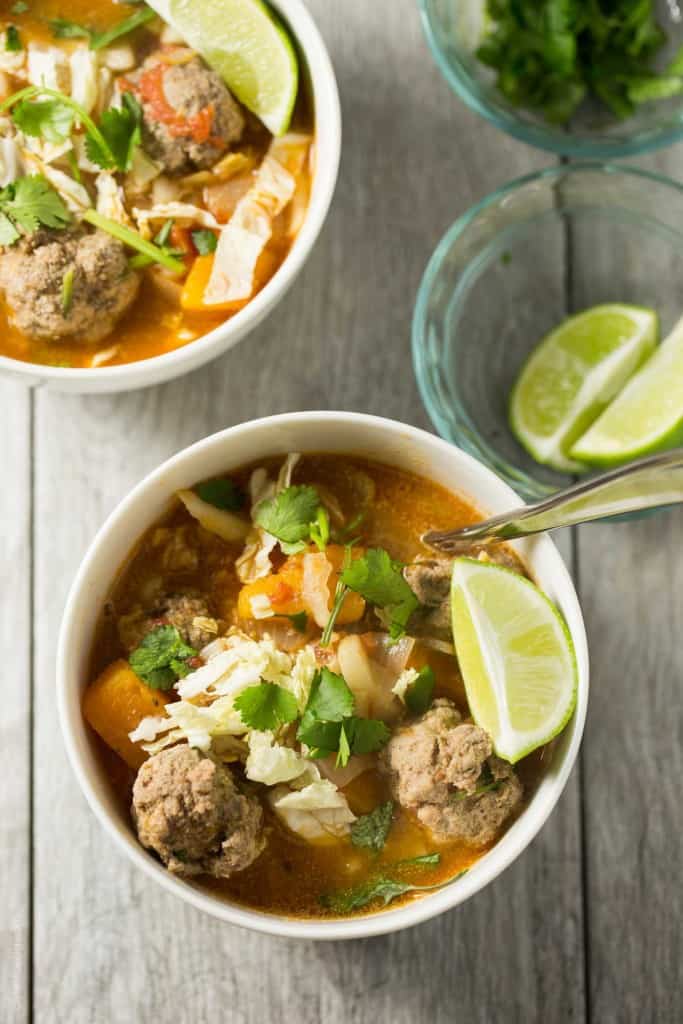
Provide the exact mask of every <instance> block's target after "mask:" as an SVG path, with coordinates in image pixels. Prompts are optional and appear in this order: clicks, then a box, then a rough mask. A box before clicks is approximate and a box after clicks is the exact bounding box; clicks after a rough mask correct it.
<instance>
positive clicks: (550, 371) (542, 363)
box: [510, 303, 658, 473]
mask: <svg viewBox="0 0 683 1024" xmlns="http://www.w3.org/2000/svg"><path fill="white" fill-rule="evenodd" d="M657 333H658V320H657V314H656V313H655V312H654V311H653V310H651V309H644V308H643V307H641V306H627V305H620V304H616V303H614V304H611V305H605V306H594V307H593V308H592V309H588V310H586V311H585V312H583V313H579V314H578V315H577V316H572V317H570V318H569V319H568V320H565V322H564V323H563V324H561V325H560V326H559V327H557V328H556V329H555V330H554V331H551V332H550V334H548V335H546V337H545V338H544V339H543V341H541V343H540V344H539V345H538V347H537V348H536V349H534V351H533V353H532V355H531V356H530V358H529V359H528V361H527V362H526V364H525V365H524V367H523V369H522V372H521V373H520V375H519V377H518V379H517V382H516V384H515V386H514V388H513V390H512V395H511V398H510V427H511V429H512V432H513V434H514V435H515V437H516V438H517V440H518V441H519V442H520V444H521V445H522V446H523V447H524V448H526V450H527V451H528V452H529V453H530V454H531V455H532V456H533V457H534V459H536V461H537V462H541V463H544V464H545V465H548V466H552V467H554V468H555V469H558V470H560V471H561V472H565V473H576V472H583V471H584V470H585V468H586V467H585V466H584V465H582V464H581V461H582V460H581V459H580V458H579V456H578V454H576V453H575V452H573V453H572V455H571V457H570V455H569V452H570V450H571V447H572V445H573V443H574V441H576V440H577V438H579V437H580V436H581V435H582V434H583V433H585V431H586V430H587V429H588V428H589V427H590V425H591V423H593V421H594V420H596V419H597V418H598V416H599V415H600V413H601V412H602V411H603V410H604V409H605V407H606V406H607V405H608V403H609V402H610V401H611V400H612V399H613V398H614V396H615V395H616V394H618V393H619V391H620V390H621V389H622V388H623V386H624V384H625V383H626V382H627V381H628V379H629V378H630V377H631V376H632V375H633V373H635V371H636V370H637V369H638V367H639V366H640V365H641V363H642V362H643V361H644V360H645V359H646V358H647V357H648V356H649V355H650V353H651V352H652V351H653V349H654V347H655V345H656V343H657Z"/></svg>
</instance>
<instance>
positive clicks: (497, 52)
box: [420, 0, 683, 157]
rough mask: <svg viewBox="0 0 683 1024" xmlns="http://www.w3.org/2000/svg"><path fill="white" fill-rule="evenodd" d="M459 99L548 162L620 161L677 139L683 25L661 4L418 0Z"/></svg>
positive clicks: (682, 94)
mask: <svg viewBox="0 0 683 1024" xmlns="http://www.w3.org/2000/svg"><path fill="white" fill-rule="evenodd" d="M420 8H421V11H422V19H423V24H424V27H425V31H426V34H427V39H428V41H429V45H430V48H431V50H432V53H433V55H434V57H435V59H436V62H437V64H438V66H439V68H440V70H441V72H442V73H443V74H444V76H445V77H446V79H447V81H448V82H449V84H450V86H451V88H452V89H453V90H454V92H455V93H456V95H458V96H459V97H460V99H462V100H464V101H465V103H467V104H468V105H469V106H470V107H472V109H473V110H476V111H477V112H478V113H479V114H481V115H483V116H484V117H486V118H487V119H488V120H490V121H492V122H493V123H494V124H495V125H497V126H498V127H499V128H502V129H503V130H504V131H506V132H509V133H510V134H511V135H514V136H515V137H516V138H519V139H521V140H522V141H524V142H527V143H530V144H531V145H534V146H538V147H540V148H541V149H546V150H550V151H552V152H555V153H563V154H567V155H573V156H586V157H617V156H624V155H627V154H630V153H642V152H646V151H648V150H650V149H655V148H657V147H659V146H665V145H669V144H670V143H672V142H675V141H677V140H678V139H680V138H681V137H683V20H682V19H681V14H680V11H679V7H678V5H677V4H672V3H669V2H666V0H460V2H458V3H454V2H453V0H420Z"/></svg>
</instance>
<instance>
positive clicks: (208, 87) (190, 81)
mask: <svg viewBox="0 0 683 1024" xmlns="http://www.w3.org/2000/svg"><path fill="white" fill-rule="evenodd" d="M126 84H127V85H128V86H130V87H131V88H132V90H133V92H134V93H135V95H136V96H137V98H138V100H139V101H140V103H141V105H142V114H143V122H142V136H143V147H144V149H145V150H146V152H147V153H149V155H150V156H151V157H152V158H153V159H154V160H156V161H157V163H160V164H161V165H162V167H163V168H164V170H165V171H166V172H167V173H169V174H182V173H187V172H188V171H192V170H196V169H197V168H209V167H212V166H213V164H215V163H216V161H217V160H218V159H219V158H220V157H221V156H222V155H223V154H224V153H225V152H226V150H227V149H228V147H229V146H230V145H231V144H232V143H233V142H237V141H238V140H239V139H240V138H241V136H242V132H243V131H244V115H243V113H242V109H241V107H240V105H239V103H238V102H237V100H235V99H234V98H233V96H232V94H231V93H230V92H229V91H228V89H227V87H226V86H225V85H224V83H223V80H222V79H221V78H220V76H219V75H217V74H216V72H215V71H211V70H210V68H208V67H207V66H206V65H205V64H204V63H203V62H202V61H201V60H200V59H199V57H194V58H192V60H189V61H187V62H186V63H181V64H170V63H166V62H165V61H164V60H163V56H162V55H160V54H158V53H157V54H152V56H151V57H148V58H147V60H146V61H145V63H144V64H143V65H142V67H141V68H140V69H139V70H138V71H136V72H134V73H133V74H131V75H129V76H127V78H126Z"/></svg>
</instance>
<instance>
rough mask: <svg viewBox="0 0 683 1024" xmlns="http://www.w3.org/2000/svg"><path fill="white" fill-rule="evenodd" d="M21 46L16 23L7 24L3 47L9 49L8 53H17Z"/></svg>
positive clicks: (21, 48)
mask: <svg viewBox="0 0 683 1024" xmlns="http://www.w3.org/2000/svg"><path fill="white" fill-rule="evenodd" d="M23 48H24V47H23V45H22V42H21V36H20V35H19V29H18V28H17V27H16V25H8V26H7V30H6V32H5V49H6V50H7V51H9V53H18V52H19V51H20V50H23Z"/></svg>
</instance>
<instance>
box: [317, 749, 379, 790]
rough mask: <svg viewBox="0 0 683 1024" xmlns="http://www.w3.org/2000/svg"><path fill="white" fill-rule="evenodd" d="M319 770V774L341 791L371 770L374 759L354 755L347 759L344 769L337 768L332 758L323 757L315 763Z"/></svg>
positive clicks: (363, 755)
mask: <svg viewBox="0 0 683 1024" xmlns="http://www.w3.org/2000/svg"><path fill="white" fill-rule="evenodd" d="M315 763H316V764H317V766H318V768H319V769H320V774H321V775H322V776H324V777H325V778H326V779H329V780H330V782H333V783H334V784H335V786H336V787H337V789H343V788H344V786H348V784H349V782H353V780H354V779H355V778H357V777H358V776H359V775H362V774H363V772H366V771H368V769H369V768H372V766H373V763H374V757H373V756H372V754H354V755H353V757H350V758H349V762H348V764H347V765H346V768H337V766H336V765H335V759H334V757H325V758H322V760H320V761H316V762H315Z"/></svg>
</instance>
